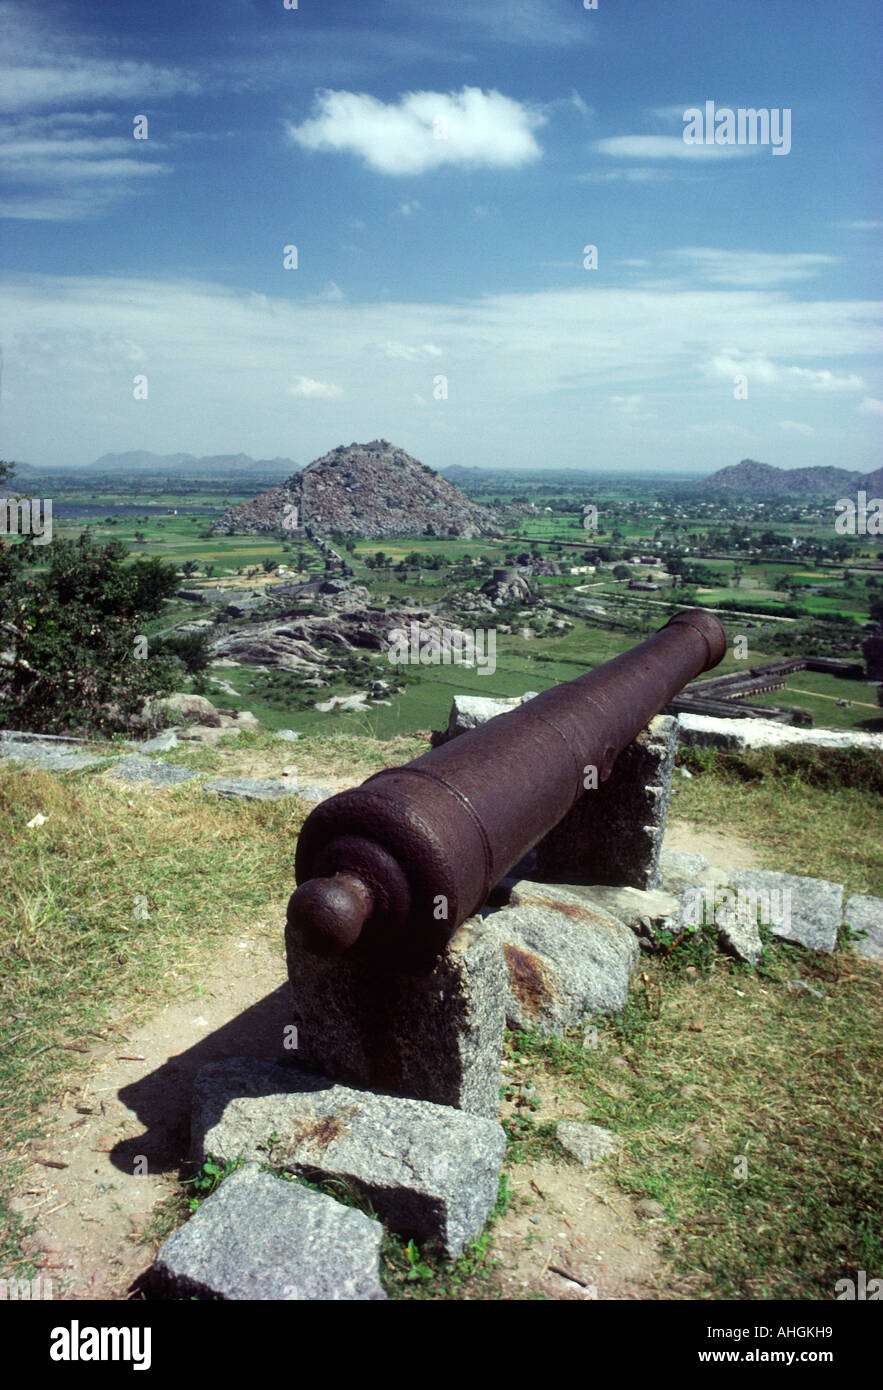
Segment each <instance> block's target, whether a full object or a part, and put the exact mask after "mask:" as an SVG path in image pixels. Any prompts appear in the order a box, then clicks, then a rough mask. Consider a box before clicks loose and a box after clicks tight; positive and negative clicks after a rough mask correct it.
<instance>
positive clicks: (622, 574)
mask: <svg viewBox="0 0 883 1390" xmlns="http://www.w3.org/2000/svg"><path fill="white" fill-rule="evenodd" d="M631 577H632V572H631V570H630V569H629V567H628V565H614V566H613V578H614V579H631Z"/></svg>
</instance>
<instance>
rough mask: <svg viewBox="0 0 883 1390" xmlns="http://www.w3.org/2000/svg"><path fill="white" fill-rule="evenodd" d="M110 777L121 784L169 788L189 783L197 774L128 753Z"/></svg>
mask: <svg viewBox="0 0 883 1390" xmlns="http://www.w3.org/2000/svg"><path fill="white" fill-rule="evenodd" d="M110 775H111V777H116V778H117V779H118V780H119V781H121V782H149V783H150V784H151V785H153V786H156V787H169V786H175V785H177V783H179V782H189V781H190V778H191V777H197V776H198V775H199V774H198V773H196V772H194V771H193V769H192V768H190V767H178V766H177V765H176V764H175V763H159V762H156V761H154V760H153V759H151V758H142V757H141V756H140V754H138V753H130V754H127V755H126V757H124V758H120V760H119V762H118V763H117V765H116V767H115V768H113V769H112V771H111V774H110Z"/></svg>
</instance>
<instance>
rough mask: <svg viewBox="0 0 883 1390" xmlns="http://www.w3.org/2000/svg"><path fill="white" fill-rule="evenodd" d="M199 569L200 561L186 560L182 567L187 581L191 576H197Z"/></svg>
mask: <svg viewBox="0 0 883 1390" xmlns="http://www.w3.org/2000/svg"><path fill="white" fill-rule="evenodd" d="M198 569H199V561H198V560H185V561H184V563H183V565H182V566H181V573H182V574H183V576H184V578H185V579H189V578H190V576H191V575H192V574H195V573H196V571H197V570H198Z"/></svg>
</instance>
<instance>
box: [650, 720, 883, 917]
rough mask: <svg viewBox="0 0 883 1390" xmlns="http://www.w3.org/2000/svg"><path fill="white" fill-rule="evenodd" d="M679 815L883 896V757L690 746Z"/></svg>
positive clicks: (782, 863) (795, 867) (783, 861)
mask: <svg viewBox="0 0 883 1390" xmlns="http://www.w3.org/2000/svg"><path fill="white" fill-rule="evenodd" d="M679 760H680V761H681V762H682V763H683V764H684V765H685V766H686V767H687V768H688V770H692V771H693V772H694V774H699V775H696V776H694V777H693V779H692V780H689V779H681V778H677V789H678V795H677V801H676V804H675V813H676V814H677V816H678V818H679V819H684V820H687V821H691V822H695V823H696V824H697V825H714V826H723V825H726V826H729V827H730V829H731V830H733V831H734V832H736V833H738V834H740V835H743V836H745V837H746V838H749V839H750V840H751V841H752V842H753V844H754V845H755V846H756V848H757V849H758V851H759V852H760V854H761V855H762V856H763V858H764V859H765V860H766V861H767V862H768V863H769V864H770V865H771V866H775V867H776V868H779V869H782V870H784V871H785V872H787V873H793V874H804V875H808V876H810V877H815V878H825V879H830V880H833V881H835V882H837V883H842V884H844V886H845V889H846V896H847V897H848V896H849V895H850V894H852V893H871V894H875V895H879V896H883V838H881V836H880V806H881V793H883V754H881V753H879V752H864V751H857V750H852V749H843V750H833V749H823V750H820V749H812V748H799V747H795V748H791V749H781V750H776V751H772V752H771V751H765V752H746V753H738V754H736V753H726V752H722V751H713V750H699V751H696V752H690V751H684V752H682V753H681V754H680V755H679Z"/></svg>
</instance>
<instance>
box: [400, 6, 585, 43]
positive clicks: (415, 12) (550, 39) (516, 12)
mask: <svg viewBox="0 0 883 1390" xmlns="http://www.w3.org/2000/svg"><path fill="white" fill-rule="evenodd" d="M386 3H387V5H388V6H389V7H390V8H391V9H392V11H393V13H395V12H396V11H397V10H398V11H404V13H405V15H406V16H407V17H408V18H409V19H412V20H413V21H414V22H416V23H425V21H426V17H427V7H426V0H386ZM429 13H430V14H431V17H432V23H433V25H436V24H444V23H445V22H446V21H447V22H448V23H449V24H450V25H451V27H452V28H453V29H455V30H456V32H457V34H458V37H459V38H460V40H461V41H462V40H463V38H464V33H463V31H464V30H465V31H466V35H468V37H469V38H470V39H472V38H473V35H477V36H478V37H479V38H480V39H484V40H485V42H487V43H488V44H491V45H493V48H494V49H495V50H496V49H498V48H499V47H500V45H501V44H513V45H516V46H518V47H524V48H527V49H529V50H530V51H531V52H534V51H535V50H536V49H537V48H576V47H580V46H582V45H583V44H590V43H592V42H594V39H595V33H594V28H593V25H594V23H595V22H596V21H595V16H594V15H593V14H592V13H591V12H589V11H587V10H585V9H583V7H582V5H574V3H573V0H470V3H469V4H468V5H457V6H452V7H450V9H449V10H446V8H445V7H444V6H440V7H438V10H437V12H436V11H435V10H431V11H430V12H429ZM470 31H471V32H470ZM433 56H434V57H435V56H437V55H435V54H434V55H433Z"/></svg>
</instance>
